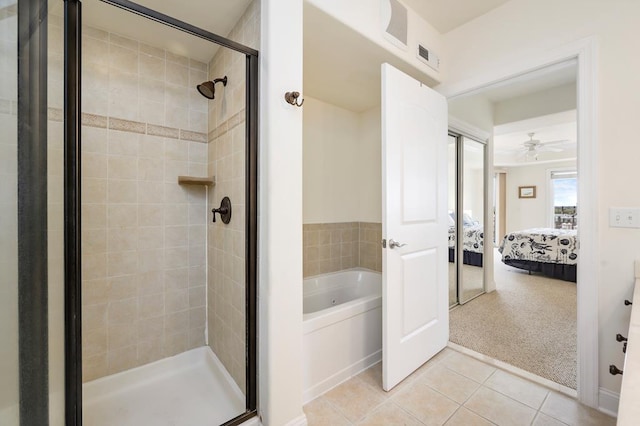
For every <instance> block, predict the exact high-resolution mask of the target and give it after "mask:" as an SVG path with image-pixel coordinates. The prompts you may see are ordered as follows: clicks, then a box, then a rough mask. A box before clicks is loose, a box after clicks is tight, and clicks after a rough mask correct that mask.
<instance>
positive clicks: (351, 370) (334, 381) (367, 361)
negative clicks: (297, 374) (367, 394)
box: [302, 350, 382, 404]
mask: <svg viewBox="0 0 640 426" xmlns="http://www.w3.org/2000/svg"><path fill="white" fill-rule="evenodd" d="M381 359H382V350H379V351H377V352H374V353H372V354H371V355H369V356H367V357H365V358H362V359H361V360H360V361H357V362H355V363H353V364H351V365H350V366H348V367H347V368H345V369H343V370H340V371H339V372H337V373H336V374H334V375H332V376H330V377H329V378H327V379H325V380H323V381H322V382H320V383H318V384H317V385H314V386H312V387H310V388H309V389H306V390H305V391H304V392H303V393H302V403H303V404H306V403H307V402H309V401H312V400H314V399H316V398H317V397H319V396H320V395H322V394H323V393H325V392H327V391H329V390H331V389H333V388H334V387H336V386H338V385H339V384H340V383H342V382H344V381H346V380H348V379H350V378H351V377H353V376H355V375H357V374H359V373H361V372H362V371H364V370H366V369H367V368H369V367H371V366H372V365H374V364H376V363H378V362H380V360H381Z"/></svg>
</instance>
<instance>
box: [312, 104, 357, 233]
mask: <svg viewBox="0 0 640 426" xmlns="http://www.w3.org/2000/svg"><path fill="white" fill-rule="evenodd" d="M304 102H305V103H304V111H303V149H302V151H303V197H302V199H303V222H304V223H331V222H353V221H356V220H357V219H358V218H357V216H358V197H357V194H358V184H359V179H358V151H359V141H358V139H359V129H358V118H359V117H358V114H357V113H355V112H351V111H348V110H346V109H343V108H339V107H336V106H333V105H331V104H328V103H325V102H322V101H319V100H316V99H313V98H310V97H309V96H307V97H305V101H304Z"/></svg>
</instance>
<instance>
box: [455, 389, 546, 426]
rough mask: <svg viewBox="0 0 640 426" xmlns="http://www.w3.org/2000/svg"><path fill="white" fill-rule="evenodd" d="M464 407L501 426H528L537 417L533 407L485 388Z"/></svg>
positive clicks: (474, 395) (479, 390)
mask: <svg viewBox="0 0 640 426" xmlns="http://www.w3.org/2000/svg"><path fill="white" fill-rule="evenodd" d="M464 406H465V407H466V408H468V409H469V410H471V411H473V412H474V413H476V414H479V415H481V416H482V417H484V418H485V419H488V420H490V421H492V422H494V423H496V424H497V425H500V426H518V425H527V426H528V425H530V424H531V422H532V421H533V418H534V417H535V415H536V410H534V409H532V408H531V407H527V406H526V405H524V404H522V403H520V402H518V401H515V400H513V399H511V398H508V397H506V396H504V395H502V394H500V393H498V392H496V391H493V390H491V389H489V388H485V387H484V386H483V387H481V388H480V389H478V391H477V392H476V393H475V394H473V396H471V398H469V400H468V401H467V402H466V403H465V404H464Z"/></svg>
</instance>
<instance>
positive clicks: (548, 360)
mask: <svg viewBox="0 0 640 426" xmlns="http://www.w3.org/2000/svg"><path fill="white" fill-rule="evenodd" d="M494 273H495V282H496V291H494V292H492V293H489V294H485V295H482V296H480V297H478V298H476V299H474V300H472V301H471V302H469V303H467V304H465V305H462V306H459V307H456V308H454V309H452V310H451V313H450V341H451V342H453V343H456V344H458V345H461V346H463V347H465V348H468V349H471V350H473V351H476V352H479V353H481V354H484V355H487V356H489V357H491V358H494V359H497V360H499V361H503V362H505V363H507V364H510V365H513V366H515V367H518V368H520V369H522V370H525V371H528V372H531V373H533V374H535V375H537V376H541V377H543V378H545V379H548V380H551V381H553V382H555V383H558V384H560V385H563V386H566V387H568V388H571V389H576V368H577V367H576V354H577V342H576V318H577V312H576V310H577V304H576V284H575V283H571V282H567V281H561V280H556V279H551V278H546V277H542V276H540V275H529V274H528V273H527V272H526V271H522V270H520V269H516V268H512V267H510V266H507V265H505V264H503V263H502V262H501V261H500V253H498V252H497V250H496V253H495V262H494Z"/></svg>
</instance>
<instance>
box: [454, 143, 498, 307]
mask: <svg viewBox="0 0 640 426" xmlns="http://www.w3.org/2000/svg"><path fill="white" fill-rule="evenodd" d="M448 151H449V205H448V209H449V232H448V238H449V263H450V267H449V273H450V275H449V305H450V306H454V305H456V304H458V303H459V304H464V303H466V302H468V301H470V300H471V299H473V298H475V297H477V296H479V295H480V294H482V293H484V291H485V280H484V251H485V244H484V225H485V223H484V221H485V214H486V211H485V210H486V208H485V193H486V183H485V156H486V154H485V153H486V146H485V144H484V143H482V142H479V141H476V140H473V139H470V138H468V137H466V136H462V135H460V134H456V133H450V134H449V144H448ZM489 247H491V244H489Z"/></svg>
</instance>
